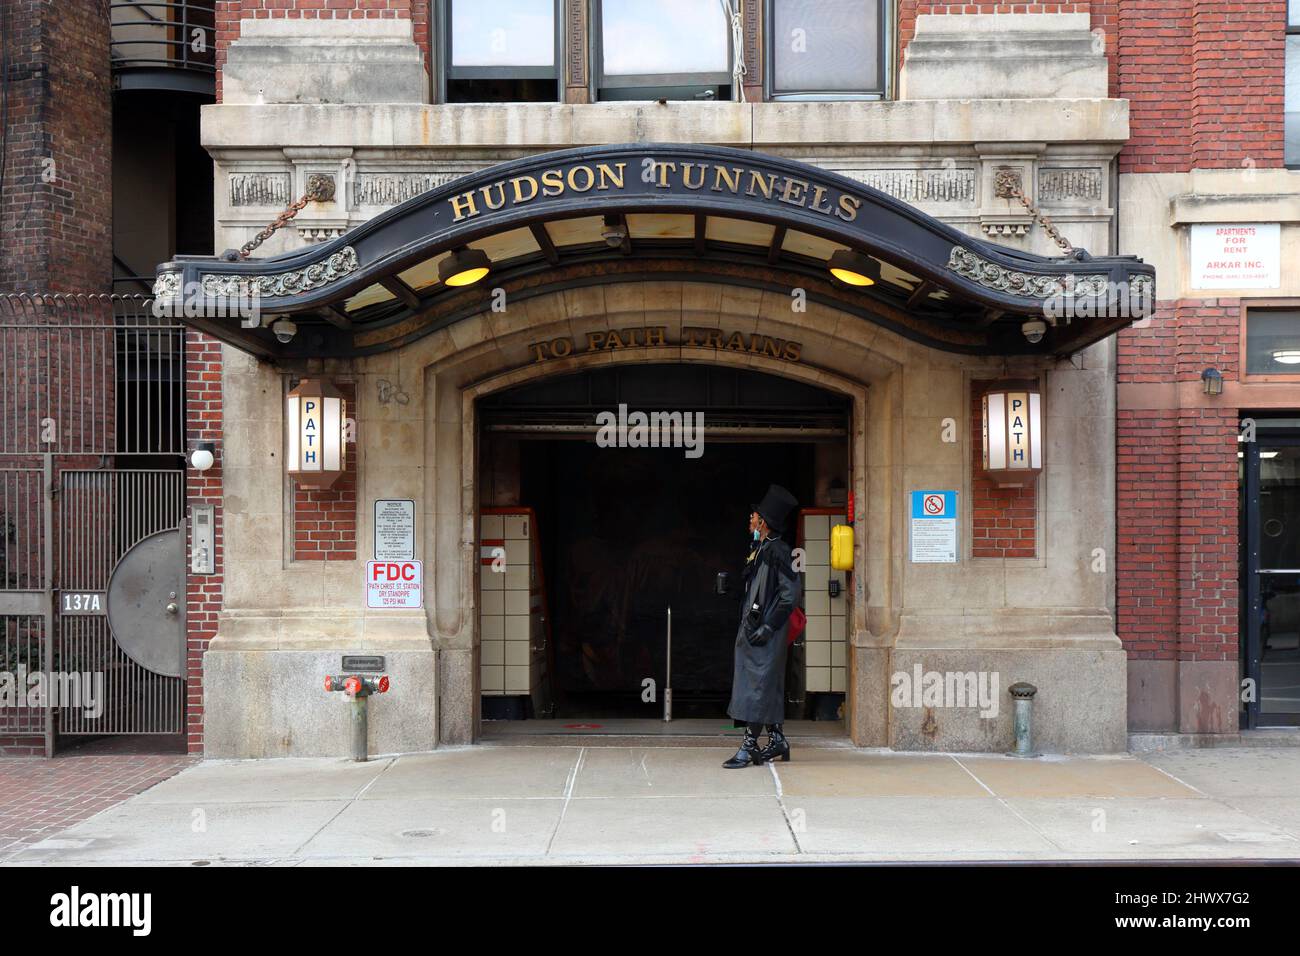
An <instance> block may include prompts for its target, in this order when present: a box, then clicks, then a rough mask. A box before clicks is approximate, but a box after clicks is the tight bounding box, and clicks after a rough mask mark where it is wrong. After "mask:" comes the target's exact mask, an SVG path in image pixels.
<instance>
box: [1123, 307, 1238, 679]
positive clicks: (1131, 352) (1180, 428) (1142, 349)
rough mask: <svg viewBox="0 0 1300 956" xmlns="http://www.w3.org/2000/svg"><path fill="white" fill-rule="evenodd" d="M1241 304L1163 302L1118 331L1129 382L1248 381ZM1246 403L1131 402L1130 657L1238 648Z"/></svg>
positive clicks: (1126, 469)
mask: <svg viewBox="0 0 1300 956" xmlns="http://www.w3.org/2000/svg"><path fill="white" fill-rule="evenodd" d="M1239 316H1240V303H1239V301H1238V300H1236V299H1210V300H1200V299H1189V300H1183V301H1178V302H1162V303H1160V304H1159V307H1158V309H1157V311H1156V313H1155V315H1154V316H1153V317H1152V319H1151V322H1150V324H1149V325H1148V326H1147V327H1145V328H1131V329H1126V330H1124V331H1123V332H1121V333H1120V335H1119V371H1118V379H1119V382H1120V383H1121V385H1123V384H1159V383H1165V384H1172V383H1178V382H1184V383H1195V384H1199V382H1200V377H1201V372H1202V371H1203V370H1204V369H1206V368H1210V367H1213V368H1217V369H1219V371H1221V372H1222V373H1223V377H1224V380H1225V381H1235V380H1236V379H1237V377H1238V366H1239V359H1238V338H1237V336H1238V323H1239ZM1238 428H1239V410H1238V409H1236V408H1221V407H1218V406H1215V405H1207V406H1204V407H1199V406H1198V407H1191V408H1173V407H1171V408H1139V409H1121V410H1120V412H1119V418H1118V422H1117V431H1116V443H1117V463H1116V507H1117V527H1118V542H1117V544H1118V554H1117V555H1116V562H1115V573H1116V579H1117V593H1116V605H1117V608H1116V610H1117V629H1118V632H1119V636H1120V639H1121V640H1122V641H1123V642H1124V645H1125V648H1126V649H1127V650H1128V654H1129V657H1130V658H1154V659H1174V660H1184V661H1207V660H1212V661H1233V660H1236V659H1237V653H1238V652H1237V648H1238V617H1237V606H1238V541H1237V539H1238V476H1237V469H1238V465H1237V434H1238Z"/></svg>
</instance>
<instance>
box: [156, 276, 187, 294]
mask: <svg viewBox="0 0 1300 956" xmlns="http://www.w3.org/2000/svg"><path fill="white" fill-rule="evenodd" d="M180 294H181V274H180V273H179V272H160V273H159V274H158V278H156V279H154V282H153V297H154V298H155V299H173V298H175V297H176V296H178V295H180Z"/></svg>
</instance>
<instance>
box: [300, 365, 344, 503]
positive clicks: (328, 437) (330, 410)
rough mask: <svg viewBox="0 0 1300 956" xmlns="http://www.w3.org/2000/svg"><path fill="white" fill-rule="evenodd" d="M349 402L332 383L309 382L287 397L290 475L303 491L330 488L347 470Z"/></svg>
mask: <svg viewBox="0 0 1300 956" xmlns="http://www.w3.org/2000/svg"><path fill="white" fill-rule="evenodd" d="M347 419H348V416H347V401H346V400H345V399H344V398H343V394H342V393H341V392H340V391H339V390H338V389H337V388H335V387H334V386H333V385H332V384H331V383H330V382H327V381H323V380H321V379H314V378H305V379H303V380H302V381H301V382H299V383H298V387H297V388H295V389H293V390H291V391H290V392H289V394H288V395H286V396H285V423H286V425H287V428H288V432H289V454H288V470H289V475H290V477H292V478H293V479H294V480H295V481H297V482H298V484H299V485H300V486H301V487H303V488H329V487H330V486H331V485H333V484H334V482H336V481H338V480H339V478H341V477H342V476H343V473H344V471H345V470H346V469H347V455H346V454H345V448H346V443H347Z"/></svg>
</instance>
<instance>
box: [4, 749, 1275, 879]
mask: <svg viewBox="0 0 1300 956" xmlns="http://www.w3.org/2000/svg"><path fill="white" fill-rule="evenodd" d="M728 743H730V742H728ZM729 752H730V751H729V750H728V749H727V748H726V747H725V746H719V747H717V748H703V747H698V746H695V747H684V746H675V745H673V744H672V742H670V741H651V742H646V741H637V742H636V744H635V745H634V746H596V747H587V746H566V745H563V744H562V743H561V744H557V745H556V746H548V747H540V746H531V747H530V746H510V745H490V744H489V745H480V746H477V747H467V748H455V749H446V750H439V751H436V752H434V753H428V754H418V755H411V756H402V757H396V758H388V759H380V760H374V761H371V762H369V763H365V764H354V763H351V762H347V761H341V760H261V761H206V762H204V763H201V764H199V765H197V766H194V767H192V768H189V769H187V770H184V771H182V772H181V773H179V774H177V775H176V776H174V777H172V778H171V779H169V780H166V781H164V782H162V783H159V784H157V785H156V786H154V787H152V788H151V789H149V790H147V791H145V792H144V793H142V794H139V795H138V796H135V797H132V798H131V799H129V800H127V801H126V802H124V803H122V804H120V805H118V806H116V807H114V808H112V809H109V810H106V811H104V812H103V813H100V814H99V815H97V816H95V817H93V818H92V819H90V820H87V821H85V822H83V823H80V824H78V825H76V826H73V827H71V828H70V829H68V830H66V831H64V832H63V833H61V834H59V835H58V836H57V837H54V838H51V839H46V840H45V841H43V842H42V843H38V844H36V845H35V846H31V847H28V848H25V849H22V850H21V851H19V852H17V853H16V854H15V855H14V856H12V857H11V858H10V859H9V860H8V861H6V862H7V865H14V864H20V865H21V864H35V865H40V864H56V865H67V864H93V865H122V864H140V863H146V864H158V863H163V864H190V863H194V862H196V861H206V862H212V863H217V862H227V863H236V864H238V863H247V864H263V865H266V864H286V865H292V864H299V863H310V864H377V863H382V864H419V863H475V864H487V863H529V864H554V863H657V862H670V863H717V862H768V863H772V862H780V863H785V862H819V861H838V862H848V861H971V860H990V861H992V860H1005V861H1015V860H1213V861H1228V860H1233V859H1286V860H1300V749H1297V748H1279V749H1258V748H1234V749H1226V748H1225V749H1212V750H1191V751H1180V752H1170V753H1155V754H1145V755H1141V756H1131V755H1122V756H1115V757H1046V758H1039V759H1035V760H1017V759H1015V758H1011V757H1003V756H989V755H946V754H900V753H892V752H879V751H860V750H855V749H853V748H851V747H845V746H833V745H830V746H809V745H807V744H805V745H803V746H799V747H796V750H795V752H794V755H793V759H792V760H791V762H789V763H780V764H776V765H775V766H764V767H761V768H748V769H745V770H735V771H724V770H722V769H721V768H720V766H719V764H720V763H721V761H722V760H723V759H725V757H726V756H727V755H728V753H729Z"/></svg>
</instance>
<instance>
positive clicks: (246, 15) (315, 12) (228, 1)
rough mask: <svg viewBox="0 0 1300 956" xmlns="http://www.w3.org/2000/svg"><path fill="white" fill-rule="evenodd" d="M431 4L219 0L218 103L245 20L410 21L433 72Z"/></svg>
mask: <svg viewBox="0 0 1300 956" xmlns="http://www.w3.org/2000/svg"><path fill="white" fill-rule="evenodd" d="M429 6H430V4H429V0H217V51H216V56H217V102H220V101H221V70H222V67H223V66H225V63H226V50H227V49H228V48H229V46H230V44H231V42H232V41H233V40H236V39H238V37H239V22H240V21H241V20H262V19H284V18H303V19H311V20H360V19H402V20H410V21H412V25H411V29H412V31H413V32H414V34H415V42H416V44H417V45H418V46H419V47H420V49H421V50H423V51H424V66H425V69H426V70H428V71H430V74H431V75H432V69H433V64H432V61H431V60H430V45H429Z"/></svg>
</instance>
